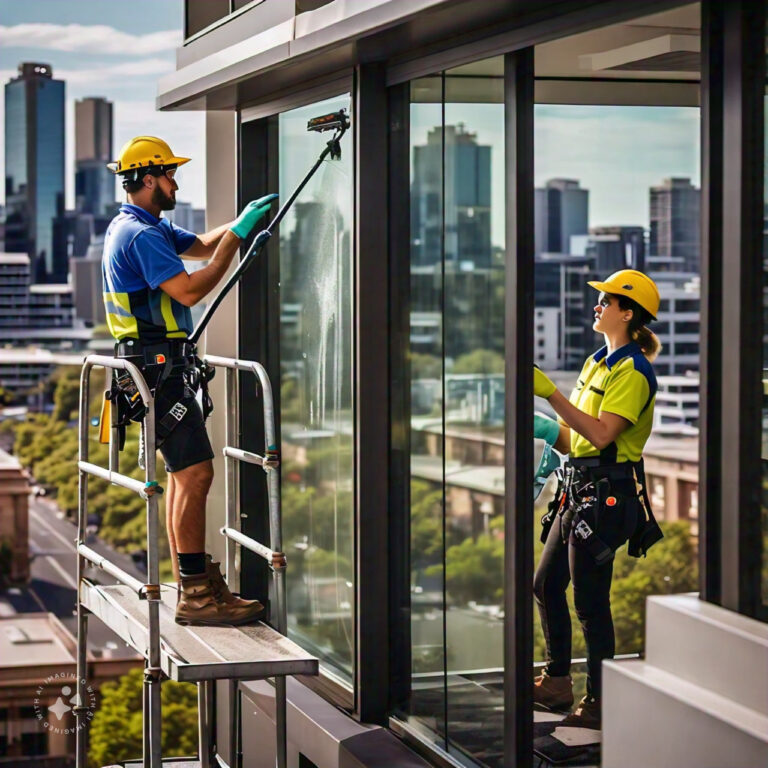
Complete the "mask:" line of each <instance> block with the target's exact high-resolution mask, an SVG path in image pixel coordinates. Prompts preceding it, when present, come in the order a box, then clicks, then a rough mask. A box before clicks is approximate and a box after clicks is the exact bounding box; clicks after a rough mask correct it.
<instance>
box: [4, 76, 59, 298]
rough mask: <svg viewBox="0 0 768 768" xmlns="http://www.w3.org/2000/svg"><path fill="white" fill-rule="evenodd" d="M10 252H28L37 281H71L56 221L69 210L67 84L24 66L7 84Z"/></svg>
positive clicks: (7, 236)
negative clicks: (58, 246)
mask: <svg viewBox="0 0 768 768" xmlns="http://www.w3.org/2000/svg"><path fill="white" fill-rule="evenodd" d="M5 201H6V208H7V210H6V225H5V249H6V251H9V252H16V253H27V254H28V255H29V259H30V265H31V271H32V279H33V280H34V281H35V282H49V283H57V282H66V279H67V260H66V254H56V253H54V245H53V220H54V218H55V217H56V215H57V214H58V213H59V212H60V211H62V210H63V209H64V81H63V80H54V79H53V70H52V69H51V67H50V65H48V64H38V63H34V62H24V63H22V64H20V65H19V74H18V76H17V77H15V78H14V79H13V80H10V81H9V82H7V83H6V84H5Z"/></svg>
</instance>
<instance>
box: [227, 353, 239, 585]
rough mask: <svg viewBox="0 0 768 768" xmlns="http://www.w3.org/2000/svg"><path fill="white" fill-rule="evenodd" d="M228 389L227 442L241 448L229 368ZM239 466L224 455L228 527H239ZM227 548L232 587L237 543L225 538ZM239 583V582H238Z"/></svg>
mask: <svg viewBox="0 0 768 768" xmlns="http://www.w3.org/2000/svg"><path fill="white" fill-rule="evenodd" d="M224 378H225V389H226V410H225V433H224V434H225V437H224V439H225V441H226V444H227V445H230V446H232V447H234V448H237V447H239V441H238V439H237V435H238V429H237V370H233V369H232V368H227V369H226V370H225V372H224ZM237 465H238V462H236V461H235V460H234V459H233V458H232V457H231V456H228V455H227V454H225V455H224V474H225V479H226V485H225V489H224V498H225V507H226V516H227V527H228V528H236V527H237ZM224 541H225V544H224V546H225V547H226V565H225V567H226V576H227V583H228V584H229V585H230V586H232V584H233V583H234V582H233V579H234V578H235V554H236V546H235V543H234V542H233V541H232V540H231V539H230V538H229V537H225V540H224ZM238 581H239V580H238ZM236 586H239V585H236Z"/></svg>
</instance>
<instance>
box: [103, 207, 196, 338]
mask: <svg viewBox="0 0 768 768" xmlns="http://www.w3.org/2000/svg"><path fill="white" fill-rule="evenodd" d="M195 240H196V235H195V234H193V233H192V232H188V231H187V230H186V229H182V228H181V227H177V226H175V225H174V224H171V222H169V221H168V220H167V219H158V218H156V217H154V216H153V215H152V214H151V213H148V212H147V211H145V210H144V209H143V208H139V207H138V206H136V205H129V204H125V205H122V206H120V213H118V215H117V216H115V218H114V219H112V222H111V223H110V225H109V228H108V229H107V233H106V235H105V237H104V255H103V258H102V262H101V272H102V278H103V290H104V305H105V307H106V311H107V325H108V327H109V330H110V333H111V334H112V336H114V338H115V339H118V340H120V339H126V338H132V339H141V341H143V342H145V343H156V342H158V341H163V340H164V339H179V338H186V337H187V336H188V335H189V334H190V333H191V332H192V314H191V312H190V310H189V307H185V306H184V305H183V304H181V303H180V302H178V301H176V300H175V299H173V298H171V297H170V296H169V295H168V294H167V293H165V292H164V291H163V290H161V289H160V287H159V286H160V283H163V282H165V281H166V280H168V279H170V278H171V277H174V275H178V274H179V273H180V272H184V264H183V262H182V260H181V258H179V254H182V253H184V252H185V251H187V250H188V249H189V248H190V247H191V246H192V244H193V243H194V242H195Z"/></svg>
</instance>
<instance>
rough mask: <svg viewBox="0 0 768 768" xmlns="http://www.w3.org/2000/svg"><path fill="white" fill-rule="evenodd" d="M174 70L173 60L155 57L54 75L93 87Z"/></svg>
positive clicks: (65, 71) (63, 70) (70, 70)
mask: <svg viewBox="0 0 768 768" xmlns="http://www.w3.org/2000/svg"><path fill="white" fill-rule="evenodd" d="M174 69H175V67H174V64H173V61H172V60H170V59H161V58H158V57H155V58H149V59H136V60H134V61H124V62H121V63H120V64H110V65H107V66H99V65H94V66H93V67H89V68H88V69H58V68H57V69H54V71H53V75H54V77H55V78H56V79H57V80H65V81H66V82H67V83H72V84H75V85H80V84H82V85H89V86H93V85H94V84H97V83H109V82H110V81H112V80H113V78H116V77H121V78H130V77H156V76H158V75H164V74H167V73H168V72H172V71H173V70H174ZM0 74H2V73H0Z"/></svg>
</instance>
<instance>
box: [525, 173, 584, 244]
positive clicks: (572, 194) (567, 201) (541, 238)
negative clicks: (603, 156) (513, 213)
mask: <svg viewBox="0 0 768 768" xmlns="http://www.w3.org/2000/svg"><path fill="white" fill-rule="evenodd" d="M534 195H535V197H534V215H535V223H534V226H535V230H534V239H535V248H536V254H537V255H538V254H540V253H570V252H571V237H572V236H573V235H586V234H587V232H588V231H589V190H588V189H582V188H581V187H580V185H579V182H578V181H575V180H574V179H550V180H549V181H548V182H547V183H546V185H545V186H544V187H541V188H538V189H536V190H535V191H534Z"/></svg>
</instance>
